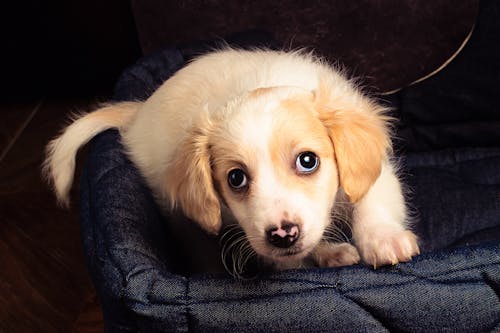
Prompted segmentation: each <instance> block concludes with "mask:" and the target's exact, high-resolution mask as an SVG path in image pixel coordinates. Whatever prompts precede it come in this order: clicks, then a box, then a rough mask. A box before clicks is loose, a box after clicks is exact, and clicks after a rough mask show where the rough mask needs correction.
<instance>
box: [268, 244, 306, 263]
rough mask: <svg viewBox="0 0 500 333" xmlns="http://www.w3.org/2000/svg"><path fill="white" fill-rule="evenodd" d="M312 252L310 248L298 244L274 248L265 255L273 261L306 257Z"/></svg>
mask: <svg viewBox="0 0 500 333" xmlns="http://www.w3.org/2000/svg"><path fill="white" fill-rule="evenodd" d="M310 252H311V250H310V249H309V248H305V247H303V246H300V245H297V246H293V247H291V248H288V249H276V248H273V249H271V250H270V251H269V253H267V254H266V255H265V257H267V258H268V259H270V260H272V261H277V262H286V261H295V260H300V259H304V258H305V257H307V256H308V255H309V253H310Z"/></svg>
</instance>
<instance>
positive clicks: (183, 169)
mask: <svg viewBox="0 0 500 333" xmlns="http://www.w3.org/2000/svg"><path fill="white" fill-rule="evenodd" d="M177 151H178V154H177V156H176V157H175V159H174V161H173V162H172V163H171V164H170V165H169V166H168V168H167V175H166V179H165V182H166V183H165V192H166V193H165V195H166V196H167V198H168V199H169V200H170V203H171V205H172V208H174V207H176V206H179V207H180V208H181V209H182V211H183V212H184V214H185V215H186V216H187V217H189V218H190V219H192V220H194V221H195V222H197V223H198V224H199V225H200V226H201V227H202V228H203V229H205V230H206V231H207V232H209V233H212V234H217V233H218V232H219V230H220V227H221V212H220V210H221V208H220V203H219V199H218V197H217V194H216V192H215V188H214V186H213V181H212V173H211V167H210V156H209V149H208V139H207V136H206V135H204V134H202V133H195V134H194V135H191V136H189V137H188V139H186V140H185V141H184V142H183V143H182V144H181V145H180V146H179V148H178V150H177Z"/></svg>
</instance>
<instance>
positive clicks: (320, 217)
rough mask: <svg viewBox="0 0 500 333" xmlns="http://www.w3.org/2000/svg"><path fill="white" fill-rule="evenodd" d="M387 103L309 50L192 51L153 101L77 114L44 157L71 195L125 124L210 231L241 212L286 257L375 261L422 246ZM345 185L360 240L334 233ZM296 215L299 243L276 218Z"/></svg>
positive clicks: (170, 198) (157, 186)
mask: <svg viewBox="0 0 500 333" xmlns="http://www.w3.org/2000/svg"><path fill="white" fill-rule="evenodd" d="M384 111H385V110H384V108H383V107H381V106H380V105H378V104H377V103H376V102H374V101H372V100H371V99H369V98H367V97H366V96H364V95H363V94H362V93H361V92H360V91H359V90H358V89H357V88H356V87H355V86H354V85H353V84H352V83H351V82H349V81H348V80H346V79H345V78H344V77H343V76H342V75H341V74H340V73H339V72H338V71H337V70H335V69H334V68H332V67H330V66H328V65H327V64H325V63H324V62H323V61H321V60H319V59H317V58H315V57H313V56H311V55H309V54H304V53H302V52H291V53H286V52H274V51H264V50H257V51H239V50H231V49H228V50H223V51H218V52H214V53H211V54H208V55H205V56H202V57H200V58H198V59H196V60H195V61H193V62H191V63H190V64H189V65H188V66H186V67H185V68H183V69H181V70H180V71H178V72H177V73H176V74H175V75H174V76H173V77H172V78H170V79H169V80H167V81H166V82H165V83H164V84H163V85H162V86H161V87H160V88H159V89H158V90H157V91H156V92H155V93H154V94H153V95H152V96H151V97H150V98H149V99H147V100H146V101H145V102H137V103H133V102H130V103H118V104H114V105H109V106H106V107H104V108H102V109H99V110H97V111H95V112H92V113H89V114H87V115H84V116H82V117H80V118H79V119H77V120H75V121H74V122H73V123H72V124H71V125H70V126H69V127H68V128H67V129H66V130H65V131H64V133H63V134H62V135H61V136H60V137H59V138H57V139H55V140H53V141H52V142H51V143H50V144H49V146H48V154H47V160H46V162H45V166H44V169H45V173H46V175H47V177H48V178H49V180H50V181H51V182H52V183H53V185H54V188H55V192H56V194H57V196H58V199H59V200H60V201H61V202H62V203H67V202H68V192H69V188H70V186H71V182H72V178H73V172H74V159H75V155H76V151H77V150H78V148H79V147H80V146H81V145H83V144H85V143H86V142H87V141H88V140H89V139H90V138H91V137H93V136H94V135H95V134H97V133H98V132H101V131H103V130H105V129H107V128H111V127H114V128H118V129H119V130H120V133H121V136H122V139H123V143H124V145H125V147H126V149H127V153H128V154H129V156H130V158H131V159H132V160H133V162H134V163H135V164H136V165H137V167H138V168H139V170H140V171H141V173H142V174H143V175H144V177H145V179H146V180H147V182H148V184H149V186H150V187H151V189H152V190H153V191H154V193H155V194H156V196H157V199H158V202H159V203H160V204H162V205H164V206H165V207H166V208H175V207H177V208H180V209H181V210H182V211H183V212H184V214H185V215H186V216H188V217H190V218H191V219H193V220H194V221H196V222H197V223H199V225H200V226H201V227H203V228H204V229H205V230H206V231H207V232H209V233H218V232H219V230H220V229H221V226H222V224H223V223H227V220H231V221H232V220H236V222H237V223H238V224H239V225H240V226H241V228H242V229H243V230H244V231H245V234H246V238H247V240H248V241H249V242H250V244H251V246H252V248H253V250H254V251H255V252H256V253H257V254H258V255H260V256H261V257H263V258H266V259H267V260H269V261H271V262H274V263H276V264H277V266H278V267H279V268H293V267H299V266H301V263H302V261H303V260H304V259H306V258H312V259H313V260H315V261H316V262H317V264H318V265H320V266H342V265H349V264H353V263H357V262H358V261H359V259H360V255H361V258H362V259H363V260H364V262H366V263H368V264H371V265H373V266H378V265H384V264H395V263H397V262H401V261H407V260H410V259H411V257H412V256H413V255H415V254H417V253H418V252H419V249H418V245H417V240H416V237H415V235H414V234H413V233H412V232H411V231H410V230H408V226H407V224H406V223H407V222H406V221H407V213H406V207H405V202H404V199H403V195H402V190H401V185H400V182H399V180H398V178H397V176H396V174H395V171H394V167H393V165H392V164H391V162H390V159H389V157H388V154H389V153H390V151H391V146H390V132H389V128H388V121H389V119H388V118H387V117H386V116H385V115H384ZM304 152H312V153H314V154H315V155H316V156H317V158H318V160H319V166H318V167H317V169H315V170H314V171H313V172H310V173H304V172H302V171H301V170H300V168H299V167H298V165H297V158H298V156H300V154H301V153H304ZM235 169H239V170H241V171H242V172H244V175H245V176H246V181H247V184H246V185H245V186H244V187H243V188H242V189H234V188H232V187H231V186H230V184H229V182H228V176H229V173H230V172H231V171H232V170H235ZM340 188H341V189H342V191H339V190H340ZM340 192H342V193H345V197H346V198H347V199H348V200H349V203H350V205H352V207H353V214H352V221H350V222H351V224H352V230H353V238H354V243H355V247H354V246H353V245H350V244H345V243H344V244H332V243H325V242H324V241H323V240H322V239H323V235H324V232H325V230H326V229H327V228H328V226H329V225H330V223H331V220H332V215H333V214H334V213H335V211H336V210H337V209H338V207H339V205H340V204H344V203H339V201H341V200H342V199H341V198H340V196H339V193H340ZM221 212H227V213H221ZM226 215H227V216H226ZM285 223H292V224H293V225H296V226H297V228H298V229H294V230H299V237H298V239H297V241H296V242H295V243H294V244H293V245H292V246H290V247H277V246H274V245H273V244H271V242H270V241H269V236H267V235H268V234H269V230H270V229H272V228H274V229H276V228H278V230H282V229H281V227H283V225H284V224H285ZM358 251H359V254H358Z"/></svg>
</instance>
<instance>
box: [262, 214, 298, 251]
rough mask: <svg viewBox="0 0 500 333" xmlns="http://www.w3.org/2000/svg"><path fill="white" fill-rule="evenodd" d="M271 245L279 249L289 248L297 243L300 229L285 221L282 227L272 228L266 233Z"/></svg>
mask: <svg viewBox="0 0 500 333" xmlns="http://www.w3.org/2000/svg"><path fill="white" fill-rule="evenodd" d="M266 235H267V241H268V242H269V244H271V245H273V246H275V247H278V248H282V249H285V248H289V247H291V246H292V245H293V244H295V243H296V242H297V239H299V236H300V228H299V226H298V225H297V224H295V223H291V222H287V221H283V222H281V227H271V228H269V229H268V230H267V231H266Z"/></svg>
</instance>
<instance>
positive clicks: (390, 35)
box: [132, 0, 479, 92]
mask: <svg viewBox="0 0 500 333" xmlns="http://www.w3.org/2000/svg"><path fill="white" fill-rule="evenodd" d="M478 3H479V1H478V0H463V1H451V0H437V1H419V0H405V1H391V0H359V1H348V0H337V1H291V0H288V1H286V0H275V1H251V0H240V1H223V0H211V1H204V0H189V1H163V0H132V9H133V12H134V16H135V20H136V25H137V29H138V35H139V39H140V43H141V47H142V50H143V51H144V52H145V53H149V52H151V51H153V50H155V49H157V48H160V47H163V46H165V45H169V44H170V45H172V44H175V43H180V42H192V41H195V40H205V39H211V38H222V37H224V36H228V35H230V34H232V33H235V32H240V31H245V30H248V29H261V30H266V31H269V32H271V33H272V34H273V35H274V36H275V38H276V39H277V40H278V42H279V43H280V44H281V45H282V46H283V48H285V49H290V48H292V49H295V48H300V47H308V48H312V49H314V50H316V52H317V53H318V54H320V55H322V56H325V57H327V59H328V60H329V61H331V62H337V61H338V62H339V63H341V64H343V65H345V66H346V67H347V68H348V71H349V73H350V74H351V75H353V76H355V77H359V78H360V79H361V81H362V82H363V83H364V84H365V85H366V86H368V88H373V89H374V90H375V91H378V92H384V91H390V90H394V89H397V88H400V87H402V86H405V85H407V84H409V83H410V82H413V81H415V80H417V79H418V78H420V77H422V76H425V75H427V74H429V73H431V72H433V71H434V70H435V69H436V68H438V67H440V66H441V65H442V64H443V63H444V62H445V61H446V60H447V59H448V58H449V57H450V56H451V55H453V54H454V53H455V51H456V50H457V49H458V48H459V47H460V45H461V44H462V43H463V41H464V40H465V39H466V37H467V35H468V34H469V33H470V31H471V29H472V27H473V25H474V21H475V18H476V14H477V9H478Z"/></svg>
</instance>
